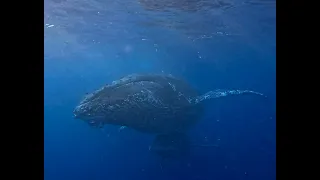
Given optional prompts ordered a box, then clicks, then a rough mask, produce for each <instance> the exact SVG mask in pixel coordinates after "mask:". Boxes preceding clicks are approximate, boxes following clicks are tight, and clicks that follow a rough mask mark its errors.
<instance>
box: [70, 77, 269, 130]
mask: <svg viewBox="0 0 320 180" xmlns="http://www.w3.org/2000/svg"><path fill="white" fill-rule="evenodd" d="M241 94H256V95H262V94H261V93H257V92H254V91H248V90H215V91H209V92H208V93H206V94H203V95H199V94H198V92H197V91H196V90H195V89H194V88H192V87H191V86H190V85H188V84H187V83H186V82H184V81H183V80H180V79H177V78H175V77H173V76H171V75H161V74H160V75H159V74H132V75H128V76H126V77H123V78H121V79H119V80H117V81H114V82H113V83H112V84H110V85H106V86H104V87H102V88H101V89H99V90H97V91H95V92H93V93H91V94H89V95H87V96H86V97H85V98H84V99H83V100H82V101H81V102H80V103H79V105H78V106H77V107H76V108H75V109H74V112H73V113H74V116H75V118H77V119H81V120H84V121H86V122H88V123H89V124H90V125H91V126H97V127H102V126H103V125H105V124H111V125H119V126H127V127H129V128H133V129H135V130H138V131H140V132H145V133H153V134H169V133H175V132H185V131H186V130H187V129H188V128H190V127H191V126H193V125H194V124H195V123H196V122H197V121H198V120H199V119H200V118H201V116H202V115H203V111H204V107H203V103H201V102H203V101H205V100H207V99H213V98H219V97H223V96H228V95H241ZM262 96H263V95H262Z"/></svg>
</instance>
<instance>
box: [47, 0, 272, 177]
mask: <svg viewBox="0 0 320 180" xmlns="http://www.w3.org/2000/svg"><path fill="white" fill-rule="evenodd" d="M44 4H45V6H44V32H45V34H44V45H45V49H44V51H45V57H44V115H45V116H44V140H45V141H44V173H45V179H46V180H65V179H68V180H70V179H78V180H102V179H103V180H128V179H139V180H146V179H152V180H164V179H166V180H176V179H185V180H211V179H216V180H231V179H232V180H233V179H246V180H274V179H275V174H276V170H275V168H276V161H275V158H276V154H275V143H276V139H275V137H276V133H275V128H276V125H275V124H276V123H275V122H276V117H275V112H276V111H275V102H276V101H275V97H276V93H275V88H276V87H275V83H276V78H275V77H276V73H275V70H276V56H275V54H276V51H275V48H276V44H275V43H276V33H275V32H276V31H275V28H276V26H275V24H276V20H275V17H276V11H275V9H276V1H275V0H171V1H168V0H122V1H120V0H115V1H111V0H45V1H44ZM147 72H148V73H149V72H150V73H165V74H172V75H174V76H177V77H181V78H183V79H185V80H186V81H187V82H188V83H190V84H191V85H192V86H193V87H195V88H196V89H198V90H199V92H201V93H205V92H207V91H209V90H213V89H217V88H222V89H224V88H225V89H250V90H254V91H258V92H261V93H264V94H265V95H267V96H268V99H267V100H262V99H260V98H256V97H249V96H243V97H241V96H239V97H232V98H221V99H218V100H216V101H214V102H211V103H208V104H206V112H205V115H204V118H203V119H201V120H200V121H199V123H198V124H197V125H196V126H195V127H194V128H192V129H191V130H190V132H189V135H190V136H191V137H192V140H193V141H194V142H197V143H203V144H206V143H209V144H218V145H219V148H195V149H192V151H191V153H190V155H189V156H188V157H185V158H184V159H183V160H182V161H174V160H173V161H167V162H165V163H163V162H162V161H161V159H160V158H159V157H157V156H156V155H154V154H152V153H150V152H149V146H150V144H151V143H152V140H153V138H154V136H153V135H148V134H143V133H140V132H137V131H135V130H132V129H130V128H124V129H120V128H119V127H117V126H111V125H109V126H105V127H104V128H103V129H96V128H92V127H90V126H88V124H86V123H84V122H82V121H80V120H75V119H74V118H73V113H72V111H73V109H74V107H75V106H76V105H77V104H78V103H79V101H80V100H81V99H82V98H83V97H84V95H85V93H88V92H92V91H93V90H96V89H98V88H100V87H101V86H103V85H105V84H108V83H110V82H112V81H113V80H116V79H118V78H120V77H122V76H125V75H128V74H131V73H147ZM161 167H162V168H161Z"/></svg>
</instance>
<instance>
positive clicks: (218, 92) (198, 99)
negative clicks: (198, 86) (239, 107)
mask: <svg viewBox="0 0 320 180" xmlns="http://www.w3.org/2000/svg"><path fill="white" fill-rule="evenodd" d="M244 94H252V95H258V96H262V97H264V98H267V96H265V95H263V94H262V93H259V92H255V91H250V90H225V89H217V90H214V91H209V92H207V93H205V94H203V95H201V96H198V97H196V98H194V99H192V102H193V103H195V104H198V103H200V102H202V101H204V100H207V99H215V98H221V97H225V96H230V95H244Z"/></svg>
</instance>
